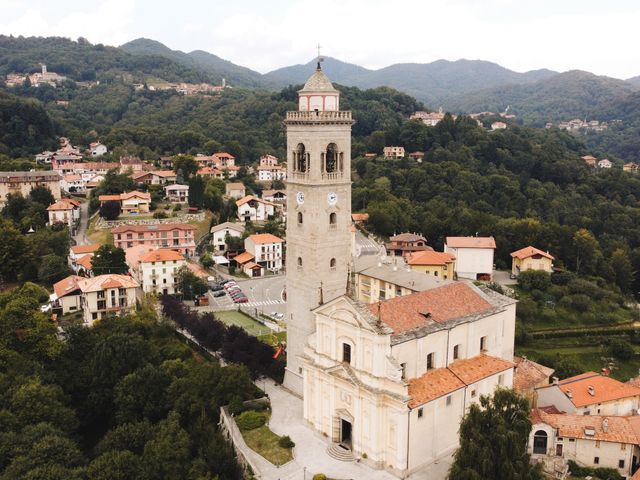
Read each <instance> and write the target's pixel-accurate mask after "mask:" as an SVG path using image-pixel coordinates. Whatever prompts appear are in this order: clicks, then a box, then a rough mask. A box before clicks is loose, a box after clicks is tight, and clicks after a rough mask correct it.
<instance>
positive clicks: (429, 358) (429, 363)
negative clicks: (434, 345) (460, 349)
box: [427, 352, 435, 370]
mask: <svg viewBox="0 0 640 480" xmlns="http://www.w3.org/2000/svg"><path fill="white" fill-rule="evenodd" d="M434 357H435V353H433V352H431V353H430V354H429V355H427V370H431V369H433V368H434V364H435V362H434V359H435V358H434Z"/></svg>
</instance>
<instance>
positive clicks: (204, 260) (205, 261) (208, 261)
mask: <svg viewBox="0 0 640 480" xmlns="http://www.w3.org/2000/svg"><path fill="white" fill-rule="evenodd" d="M200 263H201V264H202V266H203V267H204V268H211V267H213V258H211V255H209V253H208V252H205V253H204V255H202V256H201V257H200Z"/></svg>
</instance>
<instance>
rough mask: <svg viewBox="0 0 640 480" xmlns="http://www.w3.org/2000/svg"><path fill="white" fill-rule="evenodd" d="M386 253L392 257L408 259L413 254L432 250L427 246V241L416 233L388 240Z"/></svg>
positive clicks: (402, 234) (400, 235)
mask: <svg viewBox="0 0 640 480" xmlns="http://www.w3.org/2000/svg"><path fill="white" fill-rule="evenodd" d="M385 246H386V248H387V253H388V254H389V255H391V256H392V257H404V258H406V257H408V256H409V255H410V254H411V253H413V252H419V251H423V250H433V248H431V247H430V246H428V245H427V239H426V238H424V237H423V236H422V235H418V234H417V233H401V234H399V235H394V236H393V237H391V238H390V239H389V243H387V244H386V245H385Z"/></svg>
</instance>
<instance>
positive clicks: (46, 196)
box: [29, 185, 56, 208]
mask: <svg viewBox="0 0 640 480" xmlns="http://www.w3.org/2000/svg"><path fill="white" fill-rule="evenodd" d="M29 200H31V201H33V202H37V203H39V204H41V205H44V207H45V208H46V207H48V206H49V205H51V204H52V203H55V201H56V200H55V198H53V194H52V193H51V190H49V187H47V186H46V185H38V186H37V187H34V188H33V189H31V192H29Z"/></svg>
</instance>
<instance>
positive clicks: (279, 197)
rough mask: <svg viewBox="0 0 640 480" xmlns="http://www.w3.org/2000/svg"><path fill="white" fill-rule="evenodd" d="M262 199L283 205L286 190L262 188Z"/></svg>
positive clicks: (285, 199)
mask: <svg viewBox="0 0 640 480" xmlns="http://www.w3.org/2000/svg"><path fill="white" fill-rule="evenodd" d="M262 199H263V200H266V201H267V202H271V203H277V204H280V205H283V206H285V205H286V202H287V192H286V190H263V191H262Z"/></svg>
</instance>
